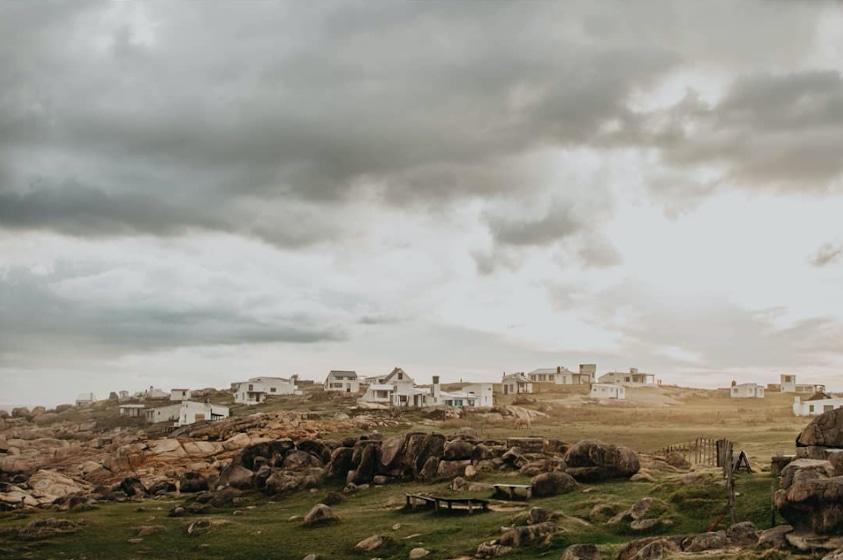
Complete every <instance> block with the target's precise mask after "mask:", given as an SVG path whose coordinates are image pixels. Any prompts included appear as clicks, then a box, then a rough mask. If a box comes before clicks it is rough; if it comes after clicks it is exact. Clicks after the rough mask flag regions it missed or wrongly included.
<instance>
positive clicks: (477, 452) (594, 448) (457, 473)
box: [218, 432, 639, 496]
mask: <svg viewBox="0 0 843 560" xmlns="http://www.w3.org/2000/svg"><path fill="white" fill-rule="evenodd" d="M638 468H639V462H638V458H637V456H636V454H635V453H634V452H632V451H631V450H629V449H626V448H619V447H616V446H613V445H607V444H603V443H600V442H596V441H582V442H579V443H577V444H575V445H573V446H570V447H569V446H567V445H566V444H564V443H563V442H561V441H558V440H547V439H544V438H510V439H509V440H506V441H480V440H479V439H478V438H476V437H475V436H473V435H470V434H459V435H455V436H451V437H446V436H445V435H443V434H439V433H421V432H413V433H407V434H402V435H396V436H391V437H387V438H380V437H377V436H361V437H357V438H347V439H345V440H343V441H339V442H332V441H323V440H316V439H305V440H300V441H297V442H296V441H293V440H292V439H279V440H274V441H269V442H261V443H257V444H254V445H250V446H248V447H246V448H244V449H243V450H242V451H241V452H240V453H239V454H238V455H237V456H235V457H234V459H233V460H232V461H231V463H230V464H229V465H228V466H226V467H225V468H223V470H222V472H221V473H220V475H219V479H218V486H219V487H225V486H229V487H232V488H237V489H240V490H247V489H259V490H262V491H264V492H265V493H267V494H284V493H288V492H291V491H293V490H297V489H300V488H312V487H315V486H318V485H319V484H320V483H321V482H322V481H323V480H324V479H326V478H330V479H339V480H342V481H344V482H345V483H346V484H347V487H346V491H348V492H351V491H353V490H354V489H355V488H358V487H360V486H361V485H368V484H386V483H388V482H391V481H396V480H423V481H435V480H452V479H456V478H458V477H459V478H462V477H465V478H468V479H471V478H474V477H475V476H476V475H477V474H478V473H481V472H491V471H497V470H503V469H518V470H520V471H521V472H522V473H525V474H533V479H532V485H533V493H534V495H536V496H548V495H555V494H559V493H563V492H567V491H570V490H572V489H573V488H574V487H575V486H576V482H575V480H574V479H575V478H576V479H579V480H584V481H593V480H602V479H607V478H617V477H627V478H628V477H630V476H632V475H633V474H635V472H637V470H638Z"/></svg>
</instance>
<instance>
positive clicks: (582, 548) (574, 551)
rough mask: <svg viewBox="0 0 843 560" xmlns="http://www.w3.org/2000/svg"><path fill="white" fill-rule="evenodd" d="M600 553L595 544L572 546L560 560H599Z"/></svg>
mask: <svg viewBox="0 0 843 560" xmlns="http://www.w3.org/2000/svg"><path fill="white" fill-rule="evenodd" d="M599 559H600V553H599V552H598V551H597V547H596V546H595V545H593V544H572V545H571V546H569V547H568V548H566V549H565V551H564V552H563V553H562V557H561V558H560V560H599Z"/></svg>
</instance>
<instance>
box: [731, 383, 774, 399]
mask: <svg viewBox="0 0 843 560" xmlns="http://www.w3.org/2000/svg"><path fill="white" fill-rule="evenodd" d="M764 390H765V389H764V387H763V386H762V385H759V384H758V383H736V384H734V385H732V387H731V388H730V390H729V396H730V397H732V398H733V399H763V398H764Z"/></svg>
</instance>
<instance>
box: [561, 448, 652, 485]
mask: <svg viewBox="0 0 843 560" xmlns="http://www.w3.org/2000/svg"><path fill="white" fill-rule="evenodd" d="M565 464H566V465H567V469H566V471H567V472H568V474H570V475H571V476H573V477H574V478H575V479H577V480H580V481H584V482H593V481H598V480H607V479H611V478H629V477H631V476H632V475H634V474H635V473H637V472H638V470H639V469H640V468H641V464H640V462H639V461H638V455H637V454H636V453H635V452H634V451H633V450H631V449H629V448H628V447H619V446H616V445H611V444H607V443H602V442H600V441H596V440H583V441H580V442H577V443H575V444H574V445H573V446H571V448H570V449H569V450H568V452H567V453H565Z"/></svg>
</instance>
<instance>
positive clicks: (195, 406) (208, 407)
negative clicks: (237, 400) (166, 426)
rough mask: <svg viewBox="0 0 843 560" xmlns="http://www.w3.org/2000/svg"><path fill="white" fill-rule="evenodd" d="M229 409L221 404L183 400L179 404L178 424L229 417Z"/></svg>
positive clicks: (183, 424)
mask: <svg viewBox="0 0 843 560" xmlns="http://www.w3.org/2000/svg"><path fill="white" fill-rule="evenodd" d="M228 415H229V411H228V407H227V406H222V405H219V404H211V403H203V402H195V401H182V403H181V404H180V405H179V416H178V420H177V421H176V425H177V426H187V425H189V424H193V423H195V422H204V421H206V420H210V421H211V422H216V421H217V420H222V419H223V418H228Z"/></svg>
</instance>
